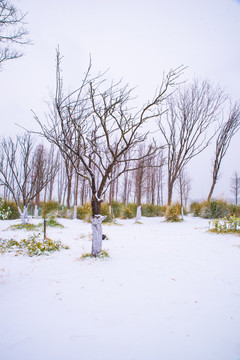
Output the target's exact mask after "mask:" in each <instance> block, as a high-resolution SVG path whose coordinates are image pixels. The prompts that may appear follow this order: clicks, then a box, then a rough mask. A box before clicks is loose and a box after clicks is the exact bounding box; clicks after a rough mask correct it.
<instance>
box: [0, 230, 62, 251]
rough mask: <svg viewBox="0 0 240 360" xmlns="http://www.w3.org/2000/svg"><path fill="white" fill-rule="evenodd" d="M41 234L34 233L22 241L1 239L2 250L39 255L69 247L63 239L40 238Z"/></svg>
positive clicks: (0, 248) (0, 249)
mask: <svg viewBox="0 0 240 360" xmlns="http://www.w3.org/2000/svg"><path fill="white" fill-rule="evenodd" d="M39 236H40V234H38V235H36V234H34V235H32V236H30V237H29V238H28V239H22V240H20V241H17V240H14V239H10V240H1V243H0V252H1V253H5V252H15V253H16V254H17V255H21V254H23V255H28V256H39V255H49V253H52V252H54V251H60V250H61V249H69V247H68V246H65V245H63V244H62V243H61V241H53V240H51V239H45V240H39V239H38V238H39Z"/></svg>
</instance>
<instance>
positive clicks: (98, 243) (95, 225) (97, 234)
mask: <svg viewBox="0 0 240 360" xmlns="http://www.w3.org/2000/svg"><path fill="white" fill-rule="evenodd" d="M101 203H102V200H101V199H98V198H97V197H96V196H95V195H93V197H92V215H93V216H92V236H93V239H92V256H95V257H96V256H98V254H99V253H100V252H101V251H102V222H103V220H104V219H105V218H106V216H102V215H101Z"/></svg>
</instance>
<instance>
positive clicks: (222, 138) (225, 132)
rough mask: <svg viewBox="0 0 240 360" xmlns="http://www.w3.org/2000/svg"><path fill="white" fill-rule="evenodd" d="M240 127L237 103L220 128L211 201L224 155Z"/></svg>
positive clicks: (239, 107) (210, 194)
mask: <svg viewBox="0 0 240 360" xmlns="http://www.w3.org/2000/svg"><path fill="white" fill-rule="evenodd" d="M239 128H240V106H239V104H235V105H234V106H233V107H232V108H231V109H230V112H229V115H228V118H227V121H225V122H224V123H223V124H222V125H221V126H220V128H219V132H218V136H217V139H216V145H215V156H214V161H213V167H212V184H211V187H210V191H209V194H208V201H210V199H211V197H212V194H213V190H214V188H215V185H216V183H217V180H218V178H219V170H220V166H221V163H222V160H223V158H224V156H225V155H226V152H227V150H228V148H229V145H230V143H231V140H232V138H233V136H234V135H235V134H236V132H237V131H238V130H239Z"/></svg>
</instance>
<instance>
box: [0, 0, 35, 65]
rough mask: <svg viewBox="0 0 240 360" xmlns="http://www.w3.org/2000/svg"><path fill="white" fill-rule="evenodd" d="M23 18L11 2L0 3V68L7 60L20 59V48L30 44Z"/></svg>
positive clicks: (3, 1) (4, 0) (21, 53)
mask: <svg viewBox="0 0 240 360" xmlns="http://www.w3.org/2000/svg"><path fill="white" fill-rule="evenodd" d="M25 17H26V14H22V13H21V12H20V11H19V10H18V9H17V8H16V7H15V6H14V5H13V4H12V2H11V1H8V0H1V1H0V67H1V65H2V63H3V62H5V61H7V60H12V59H17V58H19V57H21V56H22V55H23V52H22V50H21V49H20V46H22V45H26V44H29V43H30V41H29V39H28V38H27V35H28V30H27V28H26V24H25Z"/></svg>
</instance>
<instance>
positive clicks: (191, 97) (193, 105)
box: [159, 80, 225, 205]
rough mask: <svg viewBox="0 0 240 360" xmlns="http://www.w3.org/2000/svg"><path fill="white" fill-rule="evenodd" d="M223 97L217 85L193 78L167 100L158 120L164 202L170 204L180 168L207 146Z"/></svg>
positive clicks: (212, 134)
mask: <svg viewBox="0 0 240 360" xmlns="http://www.w3.org/2000/svg"><path fill="white" fill-rule="evenodd" d="M224 100H225V96H224V95H223V92H222V91H221V90H220V89H219V88H214V87H213V86H212V85H211V84H210V83H209V82H207V81H203V82H199V81H197V80H194V81H193V82H192V83H191V84H190V85H184V86H183V87H180V88H179V90H178V91H176V92H175V93H174V94H173V95H172V96H171V97H170V98H169V99H168V104H167V107H168V111H166V112H165V113H163V115H162V116H160V121H159V128H160V130H161V133H162V134H163V136H164V138H165V141H166V145H167V152H168V155H167V167H168V205H171V202H172V194H173V187H174V184H175V181H176V180H177V178H178V176H179V173H180V171H181V170H182V169H183V167H184V166H185V165H186V164H187V163H188V162H189V161H190V160H191V159H192V158H193V157H194V156H196V155H198V154H199V153H200V152H202V151H203V150H204V149H205V148H206V147H207V146H208V144H209V142H210V141H211V139H212V138H213V136H214V135H215V131H214V128H213V127H212V126H211V125H212V124H213V123H214V122H215V121H216V120H217V119H218V116H219V111H220V107H221V105H222V104H223V102H224ZM161 112H163V111H162V110H161Z"/></svg>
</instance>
